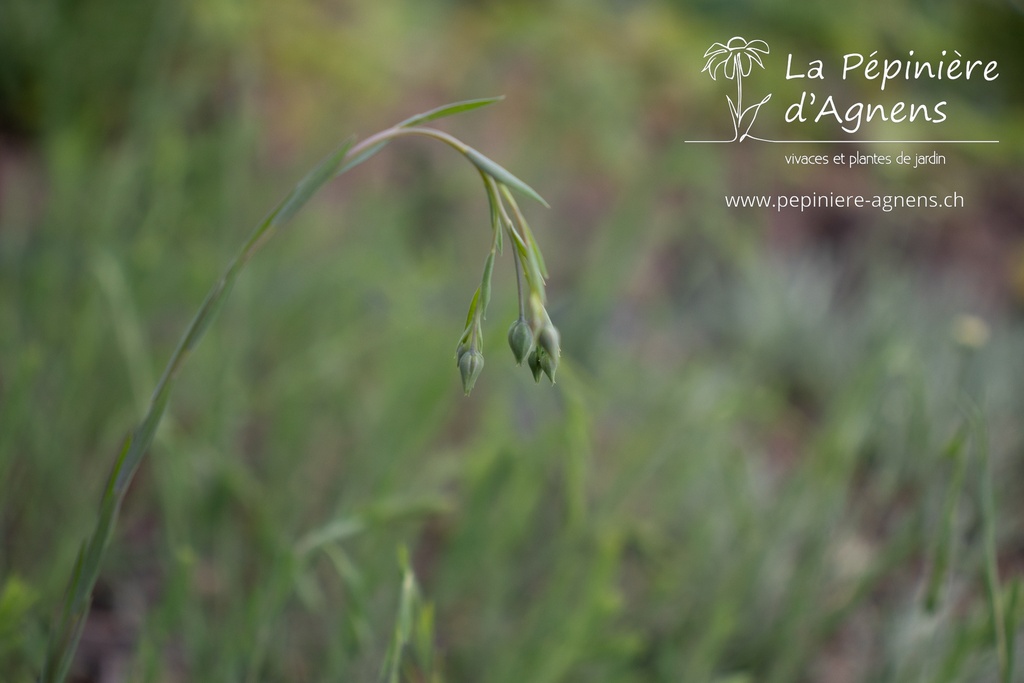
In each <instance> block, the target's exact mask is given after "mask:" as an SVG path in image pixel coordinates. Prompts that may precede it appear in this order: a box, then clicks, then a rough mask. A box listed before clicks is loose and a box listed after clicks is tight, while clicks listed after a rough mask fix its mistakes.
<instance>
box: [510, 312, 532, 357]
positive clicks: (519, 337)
mask: <svg viewBox="0 0 1024 683" xmlns="http://www.w3.org/2000/svg"><path fill="white" fill-rule="evenodd" d="M508 345H509V346H510V347H512V355H513V356H515V357H516V365H522V364H523V361H524V360H526V357H527V355H529V353H530V350H531V349H532V348H533V331H532V330H531V329H530V325H529V323H527V322H526V319H525V318H523V317H521V316H520V318H519V320H516V321H515V322H514V323H512V327H510V328H508Z"/></svg>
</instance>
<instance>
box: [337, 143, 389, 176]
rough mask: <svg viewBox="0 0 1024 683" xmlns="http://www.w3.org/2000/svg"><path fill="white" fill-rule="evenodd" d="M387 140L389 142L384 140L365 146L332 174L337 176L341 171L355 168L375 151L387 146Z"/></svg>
mask: <svg viewBox="0 0 1024 683" xmlns="http://www.w3.org/2000/svg"><path fill="white" fill-rule="evenodd" d="M388 142H390V140H385V141H384V142H378V143H377V144H376V145H372V146H370V147H367V148H366V149H364V150H363V151H362V152H360V153H359V154H357V155H356V156H354V157H352V158H351V159H349V160H348V161H346V162H345V163H344V164H342V165H341V167H340V168H339V169H338V170H337V172H336V173H335V174H334V175H336V176H339V175H341V174H342V173H345V172H346V171H351V170H352V169H353V168H355V167H356V166H358V165H359V164H361V163H363V162H364V161H366V160H367V159H369V158H370V157H372V156H373V155H374V154H376V153H377V152H379V151H381V150H382V149H384V147H386V146H387V144H388Z"/></svg>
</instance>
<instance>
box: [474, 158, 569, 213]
mask: <svg viewBox="0 0 1024 683" xmlns="http://www.w3.org/2000/svg"><path fill="white" fill-rule="evenodd" d="M465 154H466V158H467V159H469V160H470V161H472V162H473V164H474V165H475V166H476V167H477V168H479V169H480V170H481V171H483V172H484V173H486V174H487V175H489V176H491V177H492V178H494V179H495V180H497V181H498V182H499V183H502V184H504V185H508V186H509V187H510V188H512V189H513V190H518V191H520V192H522V193H523V194H525V195H526V196H527V197H532V198H533V199H536V200H537V201H538V202H540V203H541V204H543V205H544V206H545V207H547V208H549V209H550V208H551V205H550V204H548V203H547V202H546V201H544V198H543V197H541V196H540V195H539V194H537V191H536V190H534V189H533V188H532V187H530V186H529V185H527V184H526V183H524V182H523V181H522V180H520V179H519V178H517V177H515V176H514V175H512V174H511V173H510V172H509V171H507V170H506V169H505V167H503V166H502V165H501V164H499V163H497V162H496V161H493V160H491V159H489V158H487V157H485V156H484V155H483V154H481V153H480V152H478V151H476V150H475V149H473V148H472V147H467V148H466V152H465Z"/></svg>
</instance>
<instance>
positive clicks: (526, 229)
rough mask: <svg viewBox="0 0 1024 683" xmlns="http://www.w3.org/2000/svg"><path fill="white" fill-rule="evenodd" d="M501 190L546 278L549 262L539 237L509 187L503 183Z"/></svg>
mask: <svg viewBox="0 0 1024 683" xmlns="http://www.w3.org/2000/svg"><path fill="white" fill-rule="evenodd" d="M501 191H502V192H503V193H504V195H505V198H506V199H508V203H509V205H510V206H511V207H512V213H514V214H515V217H516V221H517V222H518V223H519V225H520V227H522V229H523V239H524V240H525V241H526V243H527V244H528V245H529V246H530V250H531V251H533V255H534V257H535V258H536V259H537V265H538V266H539V267H540V273H541V275H543V276H544V279H545V280H546V279H547V277H548V267H547V264H546V263H544V254H542V253H541V251H540V245H538V244H537V239H536V238H535V237H534V236H533V230H531V229H530V224H529V223H528V222H526V216H524V215H523V212H522V211H520V210H519V204H517V203H516V199H515V197H513V196H512V193H511V192H510V191H509V189H508V188H507V187H505V186H504V185H503V186H502V188H501Z"/></svg>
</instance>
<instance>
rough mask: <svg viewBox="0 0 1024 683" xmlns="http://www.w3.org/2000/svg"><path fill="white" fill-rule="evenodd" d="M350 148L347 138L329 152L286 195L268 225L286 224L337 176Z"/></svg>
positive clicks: (350, 141)
mask: <svg viewBox="0 0 1024 683" xmlns="http://www.w3.org/2000/svg"><path fill="white" fill-rule="evenodd" d="M351 147H352V139H351V138H349V139H348V140H346V141H345V142H343V143H342V144H341V146H340V147H338V149H336V150H334V151H333V152H331V154H329V155H328V156H327V157H326V158H325V159H324V160H323V161H321V162H320V163H319V164H318V165H317V167H316V168H314V169H313V170H312V171H310V172H309V173H308V174H306V177H305V178H303V179H302V180H300V181H299V184H298V185H296V186H295V189H293V190H292V191H291V192H290V193H288V196H287V197H285V198H284V201H282V202H281V204H280V205H279V206H278V207H277V209H275V210H274V212H273V213H272V214H271V219H270V225H271V226H275V227H276V226H280V225H284V224H285V223H287V222H288V220H289V219H291V217H292V216H294V215H295V213H296V212H297V211H298V210H299V209H301V208H302V207H303V206H304V205H305V204H306V202H308V201H309V198H310V197H312V196H313V193H314V192H316V191H317V190H319V189H320V187H321V186H322V185H323V184H324V183H326V182H327V181H328V180H330V179H331V178H333V177H334V176H336V175H338V173H339V172H340V171H339V169H341V168H342V166H343V164H342V162H343V161H344V160H345V155H346V154H348V150H349V149H350V148H351Z"/></svg>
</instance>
